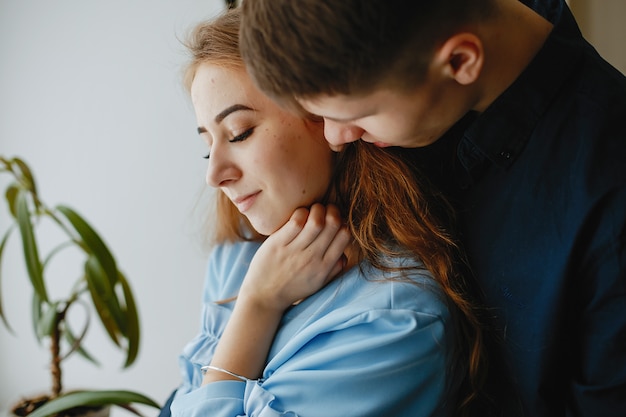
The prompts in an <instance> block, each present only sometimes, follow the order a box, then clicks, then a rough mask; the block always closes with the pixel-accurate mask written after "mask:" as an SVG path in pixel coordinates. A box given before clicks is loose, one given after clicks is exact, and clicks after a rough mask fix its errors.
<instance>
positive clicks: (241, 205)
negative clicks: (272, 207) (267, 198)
mask: <svg viewBox="0 0 626 417" xmlns="http://www.w3.org/2000/svg"><path fill="white" fill-rule="evenodd" d="M260 192H261V191H257V192H254V193H251V194H247V195H244V196H243V197H238V198H236V199H234V200H232V201H233V204H235V206H237V210H239V212H240V213H245V212H246V211H247V210H248V209H249V208H250V207H252V205H253V204H254V202H255V201H256V198H257V196H258V195H259V193H260Z"/></svg>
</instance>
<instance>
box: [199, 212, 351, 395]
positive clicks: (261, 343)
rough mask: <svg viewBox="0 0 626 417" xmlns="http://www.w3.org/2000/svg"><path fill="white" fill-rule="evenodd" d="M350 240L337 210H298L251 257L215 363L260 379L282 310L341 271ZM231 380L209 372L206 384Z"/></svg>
mask: <svg viewBox="0 0 626 417" xmlns="http://www.w3.org/2000/svg"><path fill="white" fill-rule="evenodd" d="M349 242H350V233H349V232H348V230H347V229H346V228H345V227H342V221H341V218H340V216H339V210H338V209H337V208H336V207H334V206H328V207H324V206H322V205H321V204H315V205H313V206H312V207H311V209H310V210H307V209H304V208H299V209H297V210H296V211H295V212H294V213H293V215H292V216H291V218H290V219H289V221H288V222H287V223H286V224H285V225H284V226H283V227H281V228H280V229H279V230H278V231H276V232H275V233H273V234H272V235H271V236H270V237H268V238H267V240H266V241H265V242H263V244H262V245H261V247H260V248H259V249H258V251H257V252H256V254H255V256H254V258H253V259H252V262H251V263H250V268H249V269H248V273H247V274H246V277H245V278H244V281H243V284H242V285H241V289H240V291H239V295H238V296H237V301H236V303H235V307H234V309H233V313H232V315H231V317H230V319H229V320H228V324H227V325H226V328H225V329H224V333H223V334H222V337H221V338H220V341H219V343H218V345H217V347H216V350H215V354H214V355H213V359H212V361H211V365H213V366H215V367H218V368H221V369H226V370H228V371H229V372H233V373H235V374H237V375H243V376H244V377H246V378H251V379H254V378H258V377H260V376H261V374H262V371H263V367H264V364H265V358H266V357H267V353H268V351H269V349H270V346H271V344H272V340H273V339H274V335H275V334H276V329H277V327H278V324H279V323H280V320H281V317H282V315H283V313H284V311H285V310H286V309H287V308H288V307H289V306H291V305H292V304H293V303H294V302H296V301H298V300H301V299H303V298H305V297H308V296H309V295H311V294H314V293H316V292H317V291H319V290H320V288H322V287H323V286H324V285H326V284H327V283H328V282H329V281H331V280H332V279H333V278H334V277H336V276H337V274H339V272H341V269H342V267H343V265H344V262H345V260H344V257H343V251H344V250H345V249H346V247H347V246H348V243H349ZM228 379H230V380H238V379H239V378H238V377H236V376H232V375H231V374H229V373H228V372H223V371H219V370H216V369H209V370H208V371H207V373H206V374H205V375H204V379H203V381H202V384H203V385H204V384H208V383H211V382H216V381H222V380H228Z"/></svg>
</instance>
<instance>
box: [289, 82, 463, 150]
mask: <svg viewBox="0 0 626 417" xmlns="http://www.w3.org/2000/svg"><path fill="white" fill-rule="evenodd" d="M449 89H450V88H449V85H448V88H446V85H445V84H442V83H439V84H438V83H433V82H429V83H424V84H422V85H421V86H419V87H417V88H415V89H414V90H413V91H398V90H397V89H390V88H378V89H374V90H373V91H371V92H370V93H367V94H363V95H332V96H329V95H319V96H315V97H313V98H307V99H299V100H298V102H299V103H300V105H302V107H303V108H304V109H305V110H307V111H308V112H310V113H313V114H315V115H318V116H320V117H323V118H324V135H325V136H326V140H327V141H328V142H329V143H330V145H331V148H333V150H336V151H337V150H340V149H341V148H342V147H343V145H344V144H346V143H349V142H353V141H355V140H358V139H362V140H364V141H365V142H370V143H373V144H374V145H376V146H380V147H386V146H401V147H405V148H415V147H421V146H426V145H430V144H431V143H433V142H435V141H436V140H437V139H439V138H440V137H441V136H442V135H443V134H444V133H445V132H446V131H447V130H448V129H449V128H450V127H451V126H452V125H453V124H454V123H455V122H456V121H457V120H458V119H460V118H461V117H462V116H463V114H465V112H466V111H467V109H466V108H465V107H464V104H463V103H462V100H460V97H459V99H456V100H455V99H454V95H451V94H450V92H449V91H448V94H446V91H447V90H449ZM446 96H448V97H450V98H451V99H446Z"/></svg>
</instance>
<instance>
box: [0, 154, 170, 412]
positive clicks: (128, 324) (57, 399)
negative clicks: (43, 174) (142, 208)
mask: <svg viewBox="0 0 626 417" xmlns="http://www.w3.org/2000/svg"><path fill="white" fill-rule="evenodd" d="M0 174H9V175H10V176H11V177H12V178H11V181H10V183H9V185H8V186H7V188H6V190H5V198H6V202H7V204H8V211H9V214H10V216H11V218H12V223H11V225H10V226H9V228H8V230H7V231H6V232H5V234H4V236H3V237H2V240H1V241H0V266H1V262H2V255H3V253H4V249H5V247H6V244H7V241H8V240H9V237H10V236H11V235H12V234H13V233H14V232H16V231H17V232H16V233H18V234H19V237H20V238H21V243H22V249H23V253H24V261H25V266H26V272H27V275H28V277H29V279H30V283H31V285H32V289H33V302H32V306H33V308H32V321H33V327H34V329H35V335H36V337H37V339H38V341H39V342H40V343H41V342H42V341H44V340H46V341H48V342H49V346H50V353H51V358H50V375H51V378H52V387H51V391H50V393H49V394H47V395H45V396H44V398H43V399H41V398H40V399H39V400H38V401H39V402H40V403H44V404H43V405H41V406H39V403H38V404H37V405H32V404H28V405H24V404H21V405H18V406H16V407H15V408H14V410H13V411H14V413H16V414H18V415H19V414H21V415H26V414H28V415H29V416H30V417H44V416H48V415H52V414H56V413H58V412H60V411H63V410H68V409H72V408H76V407H81V406H82V407H85V406H104V405H119V406H122V407H124V408H127V409H129V410H130V411H132V412H134V413H136V414H139V413H138V412H137V410H135V409H134V408H133V407H131V405H130V404H132V403H137V404H145V405H149V406H153V407H156V408H159V405H158V404H156V403H155V402H154V401H153V400H151V399H150V398H148V397H146V396H144V395H142V394H139V393H135V392H131V391H80V392H69V393H68V392H65V391H64V390H63V379H62V375H63V374H62V369H61V363H62V361H64V360H65V359H67V358H68V357H69V356H70V355H73V354H76V353H77V354H79V355H80V356H82V357H84V358H85V359H87V360H88V361H90V362H92V363H94V364H96V365H98V362H97V361H96V360H95V359H94V357H93V356H92V355H91V354H89V353H88V352H87V351H86V350H85V347H84V345H83V340H84V337H85V336H86V334H87V329H88V328H89V314H90V311H91V308H90V306H89V301H91V304H92V305H93V308H94V310H95V311H96V312H97V316H98V317H99V319H100V322H101V323H102V325H103V326H104V329H105V330H106V333H107V334H108V336H109V337H110V339H111V340H112V341H113V343H114V344H115V345H116V346H117V347H119V348H120V349H122V350H123V351H125V356H126V359H125V364H124V367H128V366H130V365H131V364H133V362H134V361H135V359H136V358H137V353H138V349H139V335H140V332H139V317H138V314H137V309H136V305H135V301H134V297H133V293H132V291H131V288H130V285H129V284H128V281H127V279H126V277H125V276H124V274H123V273H122V272H121V271H120V270H119V269H118V267H117V263H116V260H115V258H114V257H113V255H112V254H111V251H110V250H109V249H108V247H107V245H106V244H105V243H104V241H103V240H102V238H101V237H100V236H99V235H98V233H97V232H96V231H95V230H94V229H93V228H92V227H91V226H90V225H89V224H88V223H87V221H86V220H85V219H84V218H83V217H82V216H80V215H79V214H78V213H77V212H76V211H74V210H73V209H71V208H70V207H68V206H65V205H57V206H56V207H54V208H50V207H48V206H47V205H45V204H44V202H43V201H42V200H41V198H40V195H39V193H38V189H37V186H36V183H35V178H34V177H33V174H32V171H31V170H30V168H29V167H28V165H27V164H26V163H25V162H24V161H23V160H22V159H20V158H11V159H7V158H5V157H3V156H1V155H0ZM43 221H51V223H52V224H53V225H55V226H56V227H57V228H58V229H59V230H60V232H61V235H62V236H64V237H63V238H62V239H61V242H60V243H58V244H57V245H56V246H54V247H53V248H52V250H50V252H49V253H48V254H47V256H46V257H45V258H43V257H42V256H40V248H41V246H40V244H39V240H38V235H37V230H38V226H40V225H41V223H42V222H43ZM69 248H75V249H78V251H79V252H80V253H82V254H84V261H82V262H83V265H82V273H81V274H80V276H79V277H78V279H77V281H76V283H75V284H74V286H73V287H72V289H71V290H70V293H69V294H68V295H67V297H65V298H62V299H55V300H53V299H51V297H50V296H49V293H48V286H47V282H46V281H47V272H48V267H49V265H50V263H51V261H52V260H53V259H55V257H56V256H57V255H58V254H59V253H60V252H61V251H64V250H67V249H69ZM1 272H2V269H1V268H0V273H1ZM1 278H2V277H1V275H0V284H1V283H2V280H1ZM1 290H2V286H1V285H0V318H1V319H2V321H3V323H4V325H5V327H6V328H7V329H8V330H9V331H10V332H12V333H13V329H12V328H11V327H10V325H9V323H8V321H7V318H6V316H5V313H4V310H3V304H2V292H1ZM75 306H81V307H82V310H83V311H84V313H83V314H85V317H86V319H85V320H84V325H83V328H82V329H80V331H75V330H74V329H72V328H70V324H69V320H68V317H69V313H70V311H72V309H73V308H74V307H75ZM33 408H36V410H35V411H33V410H32V409H33ZM61 415H62V414H61Z"/></svg>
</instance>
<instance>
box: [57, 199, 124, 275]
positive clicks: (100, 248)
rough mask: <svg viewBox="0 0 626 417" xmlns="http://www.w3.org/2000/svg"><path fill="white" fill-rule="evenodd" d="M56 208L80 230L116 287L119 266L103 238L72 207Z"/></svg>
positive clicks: (81, 235) (86, 243)
mask: <svg viewBox="0 0 626 417" xmlns="http://www.w3.org/2000/svg"><path fill="white" fill-rule="evenodd" d="M56 209H57V210H58V211H59V212H60V213H61V214H63V215H64V216H65V217H66V218H67V220H69V222H70V223H71V224H72V226H73V227H74V229H75V230H76V232H78V234H79V235H80V237H81V239H82V240H83V242H84V243H85V245H87V248H88V249H89V251H90V252H91V254H93V255H95V257H96V258H97V259H98V262H99V263H100V265H102V268H103V269H104V272H105V273H106V277H107V278H108V279H109V282H110V286H111V287H114V286H115V283H116V282H117V266H116V264H115V259H114V258H113V255H111V252H110V251H109V249H108V248H107V246H106V244H105V243H104V241H103V240H102V238H101V237H100V236H99V235H98V233H96V231H95V230H94V229H93V228H92V227H91V226H90V225H89V224H88V223H87V221H86V220H85V219H84V218H83V217H81V216H80V215H79V214H78V213H76V212H75V211H74V210H72V209H71V208H69V207H66V206H57V208H56Z"/></svg>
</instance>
